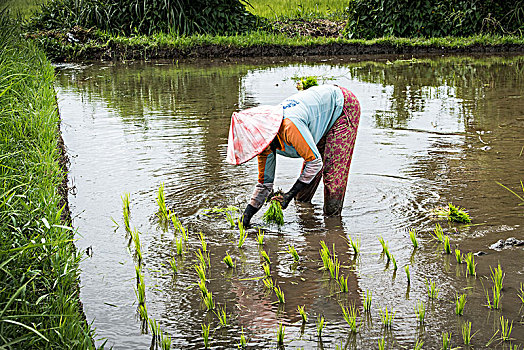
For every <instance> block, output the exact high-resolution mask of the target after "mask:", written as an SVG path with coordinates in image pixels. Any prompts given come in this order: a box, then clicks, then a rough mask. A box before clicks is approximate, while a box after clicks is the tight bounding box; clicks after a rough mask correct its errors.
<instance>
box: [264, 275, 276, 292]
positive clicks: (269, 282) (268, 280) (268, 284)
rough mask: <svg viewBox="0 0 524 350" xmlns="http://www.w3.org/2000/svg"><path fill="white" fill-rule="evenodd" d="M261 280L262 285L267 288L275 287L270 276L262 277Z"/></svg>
mask: <svg viewBox="0 0 524 350" xmlns="http://www.w3.org/2000/svg"><path fill="white" fill-rule="evenodd" d="M262 282H264V286H266V288H267V289H270V290H273V289H274V288H275V285H274V284H273V280H272V279H271V278H266V279H263V280H262Z"/></svg>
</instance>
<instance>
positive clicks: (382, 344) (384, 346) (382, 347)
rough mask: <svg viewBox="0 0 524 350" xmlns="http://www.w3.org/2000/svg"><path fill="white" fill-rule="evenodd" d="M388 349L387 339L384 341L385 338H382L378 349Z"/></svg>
mask: <svg viewBox="0 0 524 350" xmlns="http://www.w3.org/2000/svg"><path fill="white" fill-rule="evenodd" d="M385 348H386V339H384V337H382V338H380V339H379V340H378V349H379V350H384V349H385Z"/></svg>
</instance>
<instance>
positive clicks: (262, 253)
mask: <svg viewBox="0 0 524 350" xmlns="http://www.w3.org/2000/svg"><path fill="white" fill-rule="evenodd" d="M260 255H262V258H264V260H265V261H266V262H267V263H268V264H270V265H271V260H270V259H269V255H267V253H266V251H265V250H261V251H260Z"/></svg>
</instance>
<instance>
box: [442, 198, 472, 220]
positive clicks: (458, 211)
mask: <svg viewBox="0 0 524 350" xmlns="http://www.w3.org/2000/svg"><path fill="white" fill-rule="evenodd" d="M448 208H449V209H448V213H447V217H448V220H449V221H454V222H460V223H465V224H469V223H470V222H471V218H470V217H469V214H468V213H467V212H466V210H465V209H464V208H461V207H459V206H457V207H455V206H454V205H453V204H452V203H448Z"/></svg>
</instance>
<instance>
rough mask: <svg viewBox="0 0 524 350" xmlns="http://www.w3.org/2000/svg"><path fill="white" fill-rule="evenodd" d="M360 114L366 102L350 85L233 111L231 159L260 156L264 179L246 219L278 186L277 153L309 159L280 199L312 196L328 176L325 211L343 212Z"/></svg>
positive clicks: (327, 87) (316, 89)
mask: <svg viewBox="0 0 524 350" xmlns="http://www.w3.org/2000/svg"><path fill="white" fill-rule="evenodd" d="M359 119H360V104H359V102H358V100H357V98H356V97H355V95H353V93H351V92H350V91H349V90H347V89H345V88H343V87H339V86H335V85H322V86H315V87H312V88H309V89H308V90H305V91H301V92H298V93H297V94H295V95H293V96H291V97H289V98H287V99H285V100H284V101H282V103H280V104H279V105H278V106H260V107H255V108H250V109H247V110H244V111H241V112H238V113H233V116H232V119H231V127H230V129H229V140H228V149H227V161H228V162H229V163H231V164H242V163H244V162H247V161H248V160H250V159H251V158H253V157H255V156H258V171H259V175H258V183H257V185H256V187H255V191H254V193H253V196H252V198H251V200H250V202H249V204H248V205H247V207H246V209H245V211H244V219H243V223H244V225H245V226H248V225H249V222H250V220H251V217H252V216H253V215H254V214H255V213H256V212H257V211H258V210H259V209H260V207H261V206H262V204H264V201H265V200H266V198H267V197H268V196H269V195H270V194H271V193H272V191H273V181H274V177H275V165H276V154H277V153H278V154H280V155H283V156H286V157H292V158H298V157H302V158H303V159H304V165H303V168H302V173H301V174H300V176H299V178H298V180H297V181H296V182H295V184H294V185H293V187H292V188H291V190H290V191H289V192H287V193H285V194H284V195H283V196H282V197H279V198H277V199H279V200H280V201H281V203H282V208H284V209H285V208H286V207H287V206H288V204H289V202H290V201H291V200H292V199H293V198H295V197H296V199H297V200H299V201H304V202H308V201H310V200H311V198H312V197H313V195H314V194H315V191H316V189H317V187H318V185H319V183H320V179H321V178H322V176H323V177H324V214H325V215H328V216H332V215H340V212H341V211H342V205H343V202H344V195H345V192H346V185H347V180H348V173H349V166H350V164H351V157H352V155H353V148H354V145H355V138H356V135H357V128H358V123H359Z"/></svg>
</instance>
